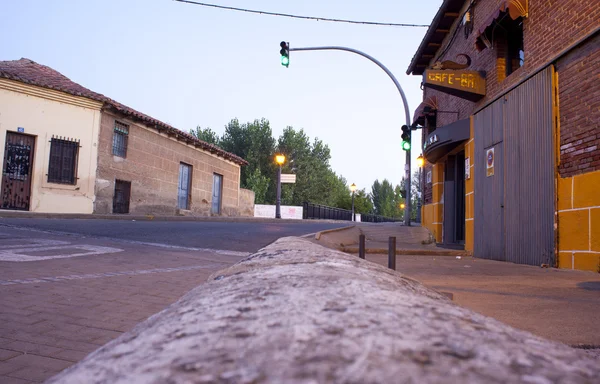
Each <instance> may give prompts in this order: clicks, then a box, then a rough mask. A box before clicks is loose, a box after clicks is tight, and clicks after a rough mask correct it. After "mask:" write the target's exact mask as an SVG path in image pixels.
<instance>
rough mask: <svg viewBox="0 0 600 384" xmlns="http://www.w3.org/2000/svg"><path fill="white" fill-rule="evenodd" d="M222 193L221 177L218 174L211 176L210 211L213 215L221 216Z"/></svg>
mask: <svg viewBox="0 0 600 384" xmlns="http://www.w3.org/2000/svg"><path fill="white" fill-rule="evenodd" d="M222 193H223V176H222V175H219V174H218V173H215V174H213V193H212V209H211V213H212V214H214V215H220V214H221V194H222Z"/></svg>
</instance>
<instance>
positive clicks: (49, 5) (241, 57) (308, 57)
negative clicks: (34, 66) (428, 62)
mask: <svg viewBox="0 0 600 384" xmlns="http://www.w3.org/2000/svg"><path fill="white" fill-rule="evenodd" d="M206 2H213V3H216V4H220V5H226V6H233V7H240V8H251V9H258V10H266V11H271V12H281V13H292V14H300V15H310V16H321V17H331V18H344V19H358V20H369V21H381V22H394V23H414V24H429V23H430V22H431V20H432V18H433V16H434V15H435V12H436V11H437V10H438V8H439V6H440V5H441V3H442V0H420V1H408V0H396V1H392V0H371V1H368V2H367V1H359V0H344V1H342V0H328V1H316V0H304V1H299V0H296V1H273V0H252V1H242V0H214V1H208V0H207V1H206ZM1 3H2V7H1V9H2V23H0V60H16V59H20V58H21V57H26V58H29V59H32V60H34V61H36V62H38V63H41V64H45V65H48V66H50V67H52V68H54V69H56V70H58V71H59V72H61V73H63V74H64V75H66V76H67V77H69V78H71V79H72V80H73V81H75V82H78V83H80V84H82V85H83V86H85V87H88V88H90V89H92V90H94V91H96V92H100V93H102V94H104V95H106V96H108V97H111V98H113V99H115V100H117V101H119V102H121V103H124V104H126V105H129V106H130V107H132V108H135V109H137V110H139V111H141V112H144V113H146V114H148V115H150V116H153V117H155V118H157V119H160V120H162V121H164V122H167V123H169V124H172V125H173V126H175V127H177V128H179V129H181V130H184V131H187V130H189V129H190V128H193V127H195V126H196V125H201V126H202V127H211V128H212V129H213V130H215V131H216V132H217V133H219V134H222V133H223V131H224V126H225V124H227V122H229V121H230V120H231V119H232V118H238V119H239V120H240V121H241V122H246V121H251V120H254V119H260V118H262V117H264V118H266V119H268V120H269V121H270V122H271V127H272V129H273V133H274V135H275V136H276V137H278V136H279V135H280V134H281V132H282V131H283V129H284V128H285V127H286V126H288V125H291V126H293V127H295V128H298V129H299V128H304V130H305V131H306V133H307V134H308V135H309V136H310V137H311V138H314V137H319V138H320V139H322V140H323V141H324V142H325V143H327V144H328V145H329V147H330V148H331V154H332V159H331V165H332V168H333V169H334V171H336V172H337V173H339V174H342V175H343V176H344V177H346V179H348V182H349V183H352V182H354V183H356V184H357V186H358V187H359V188H360V189H362V188H367V191H370V187H371V185H372V183H373V181H374V180H375V179H380V180H382V179H383V178H387V179H388V180H390V181H392V182H393V183H394V184H397V183H399V181H400V179H401V177H402V176H403V174H404V171H403V169H404V158H405V155H404V152H403V151H402V150H401V148H400V142H401V140H400V134H401V131H400V127H401V126H402V124H404V122H405V118H404V109H403V106H402V101H401V98H400V95H399V94H398V92H397V90H396V88H395V86H394V84H393V83H392V81H391V80H390V79H389V78H388V77H387V75H386V74H385V73H384V72H383V71H382V70H381V69H379V68H378V67H377V66H376V65H375V64H373V63H371V62H370V61H368V60H367V59H364V58H362V57H360V56H357V55H354V54H351V53H347V52H339V51H336V52H291V55H290V66H289V68H287V69H286V68H284V67H282V66H281V64H280V61H279V43H280V41H282V40H286V41H289V42H290V45H291V46H292V47H302V46H304V47H306V46H319V45H341V46H347V47H351V48H355V49H359V50H362V51H365V52H366V53H368V54H370V55H372V56H374V57H376V58H377V59H378V60H380V61H381V62H382V63H383V64H384V65H386V66H387V67H388V68H389V69H390V70H391V71H392V72H393V73H394V74H395V75H396V77H397V78H398V81H399V82H400V84H401V85H402V87H403V89H404V91H405V92H406V95H407V97H408V103H409V108H410V110H411V111H410V114H411V118H412V114H413V112H414V109H415V108H416V107H417V106H418V104H419V103H420V102H421V98H422V93H421V90H420V89H419V84H420V82H421V78H420V77H418V76H407V75H406V74H405V72H406V69H407V67H408V64H409V62H410V59H411V58H412V56H413V54H414V53H415V51H416V49H417V47H418V45H419V43H420V42H421V40H422V38H423V36H424V34H425V31H426V28H401V27H375V26H366V25H350V24H341V23H331V22H324V21H305V20H296V19H289V18H282V17H273V16H264V15H254V14H248V13H239V12H233V11H226V10H218V9H213V8H205V7H199V6H194V5H189V4H183V3H178V2H175V1H172V0H85V1H84V0H53V1H47V0H19V1H10V0H1ZM413 137H415V138H416V140H414V141H413V148H415V149H414V150H413V158H416V157H417V156H418V154H419V151H420V149H419V148H420V143H419V141H420V140H419V137H420V134H418V133H417V134H416V135H415V134H414V135H413Z"/></svg>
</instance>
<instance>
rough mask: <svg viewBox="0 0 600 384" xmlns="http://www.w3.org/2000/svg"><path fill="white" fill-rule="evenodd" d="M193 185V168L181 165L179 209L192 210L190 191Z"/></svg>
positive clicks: (178, 191)
mask: <svg viewBox="0 0 600 384" xmlns="http://www.w3.org/2000/svg"><path fill="white" fill-rule="evenodd" d="M191 183H192V166H191V165H189V164H185V163H180V164H179V186H178V190H177V208H179V209H186V210H187V209H190V191H191Z"/></svg>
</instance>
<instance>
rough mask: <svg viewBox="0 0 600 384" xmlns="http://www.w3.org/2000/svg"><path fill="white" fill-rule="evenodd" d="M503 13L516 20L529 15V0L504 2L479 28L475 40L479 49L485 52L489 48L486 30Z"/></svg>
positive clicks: (507, 0)
mask: <svg viewBox="0 0 600 384" xmlns="http://www.w3.org/2000/svg"><path fill="white" fill-rule="evenodd" d="M502 12H507V13H508V15H509V16H510V18H511V19H513V20H516V19H518V18H519V17H527V16H528V15H529V6H528V0H504V1H503V2H502V3H501V4H500V7H499V8H498V9H496V11H494V12H493V13H492V14H491V15H490V16H488V18H487V19H486V20H485V22H484V23H483V24H482V25H481V27H480V28H479V31H478V33H477V37H476V39H475V41H476V46H477V49H479V50H480V51H481V50H484V49H485V48H489V44H490V42H489V39H487V37H486V36H485V32H486V30H487V29H488V28H489V27H490V26H491V25H492V24H493V23H494V22H495V21H496V20H498V18H499V17H500V14H501V13H502Z"/></svg>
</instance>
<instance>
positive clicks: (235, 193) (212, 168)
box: [94, 111, 249, 216]
mask: <svg viewBox="0 0 600 384" xmlns="http://www.w3.org/2000/svg"><path fill="white" fill-rule="evenodd" d="M115 121H119V122H121V123H124V124H127V125H128V126H129V137H128V144H127V154H126V157H125V158H123V157H118V156H113V148H112V146H113V135H114V127H115ZM98 154H99V155H98V175H97V180H96V201H95V203H94V213H99V214H106V213H112V211H113V210H112V207H113V195H114V190H115V180H124V181H130V182H131V199H130V209H129V213H132V214H152V215H174V214H176V213H177V212H178V209H177V194H178V181H179V166H180V163H185V164H188V165H191V166H192V182H191V200H190V210H189V211H190V212H188V213H189V214H196V215H205V216H207V215H210V214H211V201H212V190H213V174H215V173H216V174H220V175H222V176H223V186H222V191H223V192H222V208H221V215H223V216H238V215H239V214H240V166H239V165H237V164H235V163H233V162H231V161H228V160H225V159H223V158H221V157H217V156H216V155H213V154H211V153H208V152H205V151H203V150H200V149H198V148H195V147H194V146H192V145H188V144H186V143H183V142H180V141H177V140H175V139H174V138H171V137H168V136H167V135H165V134H161V133H159V132H158V131H157V130H154V129H152V128H148V127H146V126H144V125H142V124H138V123H136V122H133V121H131V120H129V119H126V118H123V117H121V116H118V115H117V114H114V113H112V112H109V111H103V112H102V118H101V124H100V138H99V145H98ZM247 198H248V199H249V196H247Z"/></svg>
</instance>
